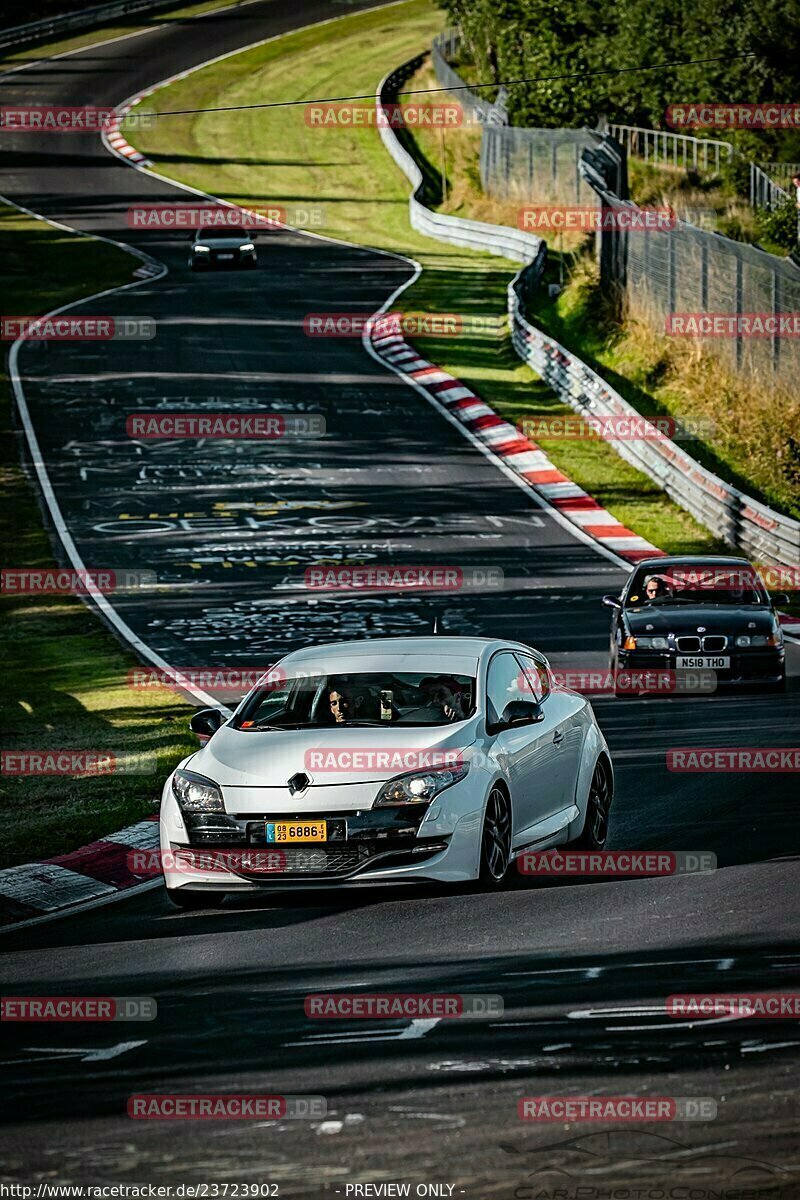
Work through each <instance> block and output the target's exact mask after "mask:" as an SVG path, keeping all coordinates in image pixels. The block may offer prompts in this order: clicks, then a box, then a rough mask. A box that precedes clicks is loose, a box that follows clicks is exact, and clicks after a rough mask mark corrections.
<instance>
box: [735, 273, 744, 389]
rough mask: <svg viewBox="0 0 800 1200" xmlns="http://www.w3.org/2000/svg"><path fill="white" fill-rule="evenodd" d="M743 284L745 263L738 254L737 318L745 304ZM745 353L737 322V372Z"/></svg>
mask: <svg viewBox="0 0 800 1200" xmlns="http://www.w3.org/2000/svg"><path fill="white" fill-rule="evenodd" d="M743 283H744V263H743V262H742V260H741V258H740V257H739V255H738V254H737V255H736V316H737V318H738V317H739V316H741V313H742V304H743V299H744V287H743ZM743 352H744V341H743V339H742V332H741V328H740V326H739V321H738V320H737V322H736V367H737V370H738V369H739V368H740V367H741V365H742V355H743Z"/></svg>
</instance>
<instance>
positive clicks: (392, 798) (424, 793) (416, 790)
mask: <svg viewBox="0 0 800 1200" xmlns="http://www.w3.org/2000/svg"><path fill="white" fill-rule="evenodd" d="M468 771H469V763H468V762H459V763H453V765H452V766H450V767H434V768H433V769H432V770H430V771H411V772H410V773H409V774H408V775H398V776H397V778H396V779H390V780H389V782H388V783H385V784H384V785H383V787H382V788H381V790H380V792H379V793H378V798H377V800H376V801H375V806H376V807H377V806H378V805H383V804H429V803H430V802H431V800H433V799H434V797H435V796H438V795H439V793H440V792H443V791H444V789H445V788H449V787H451V786H452V785H453V784H454V783H458V782H459V780H461V779H463V778H464V776H465V775H466V774H467V772H468Z"/></svg>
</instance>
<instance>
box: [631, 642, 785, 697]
mask: <svg viewBox="0 0 800 1200" xmlns="http://www.w3.org/2000/svg"><path fill="white" fill-rule="evenodd" d="M722 653H723V654H724V656H725V657H726V658H730V667H729V668H728V669H727V670H724V671H721V670H715V671H714V672H713V676H714V685H715V686H714V688H709V689H705V688H703V687H702V686H692V678H691V677H692V676H694V677H697V676H699V675H700V674H701V673H705V672H706V671H709V670H710V668H707V667H693V668H681V670H677V668H676V660H677V655H676V654H675V653H673V652H671V651H670V652H665V653H659V652H658V651H654V650H619V651H618V654H617V671H618V673H619V672H629V673H631V674H636V675H638V673H639V672H642V673H649V672H659V671H661V672H669V673H670V674H671V675H674V677H675V678H674V688H673V689H670V686H669V684H667V685H666V687H665V688H664V690H666V691H669V690H674V691H676V692H678V693H681V692H683V691H686V692H687V693H689V694H692V693H694V694H702V692H703V691H704V690H712V691H714V690H716V689H717V688H726V687H743V686H745V685H747V686H749V685H758V684H764V685H770V684H777V683H780V682H781V681H782V680H783V678H784V674H785V650H784V648H783V646H775V647H766V648H765V649H763V650H762V649H757V650H735V649H734V650H725V651H723V652H722ZM696 657H699V658H702V657H707V658H709V659H711V658H713V657H719V656H714V655H706V656H704V655H698V656H696ZM681 676H683V680H682V679H681ZM682 683H685V685H686V686H685V687H684V686H682ZM631 690H635V688H632V689H631ZM654 690H656V691H658V690H661V689H660V688H658V687H657V688H655V689H654Z"/></svg>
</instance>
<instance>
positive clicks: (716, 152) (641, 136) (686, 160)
mask: <svg viewBox="0 0 800 1200" xmlns="http://www.w3.org/2000/svg"><path fill="white" fill-rule="evenodd" d="M604 132H606V133H610V134H611V136H612V137H613V138H616V140H617V141H618V142H619V143H620V144H621V145H622V146H624V147H625V149H626V150H627V152H628V154H633V155H635V156H636V157H637V158H643V159H644V161H645V162H651V163H666V164H667V165H668V166H673V167H677V166H682V167H695V168H696V169H697V170H700V169H702V170H704V171H708V170H711V169H712V168H713V170H714V171H716V172H717V173H718V172H719V168H720V163H721V161H722V159H723V158H731V157H733V154H734V149H733V146H732V145H731V144H730V142H721V141H719V140H717V139H716V138H699V137H693V136H692V135H691V134H688V133H670V132H669V131H667V130H663V129H645V128H643V127H642V126H641V125H620V124H618V123H617V122H609V123H608V124H607V125H606V127H605V130H604Z"/></svg>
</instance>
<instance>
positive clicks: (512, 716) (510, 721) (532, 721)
mask: <svg viewBox="0 0 800 1200" xmlns="http://www.w3.org/2000/svg"><path fill="white" fill-rule="evenodd" d="M543 720H544V711H543V709H542V706H541V704H539V703H538V702H537V701H536V700H510V701H509V703H508V704H507V705H506V706H505V708H504V709H503V715H502V717H501V718H500V724H499V725H497V726H495V728H494V732H499V731H500V730H501V729H515V728H516V727H517V726H518V725H536V724H537V722H539V721H543Z"/></svg>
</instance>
